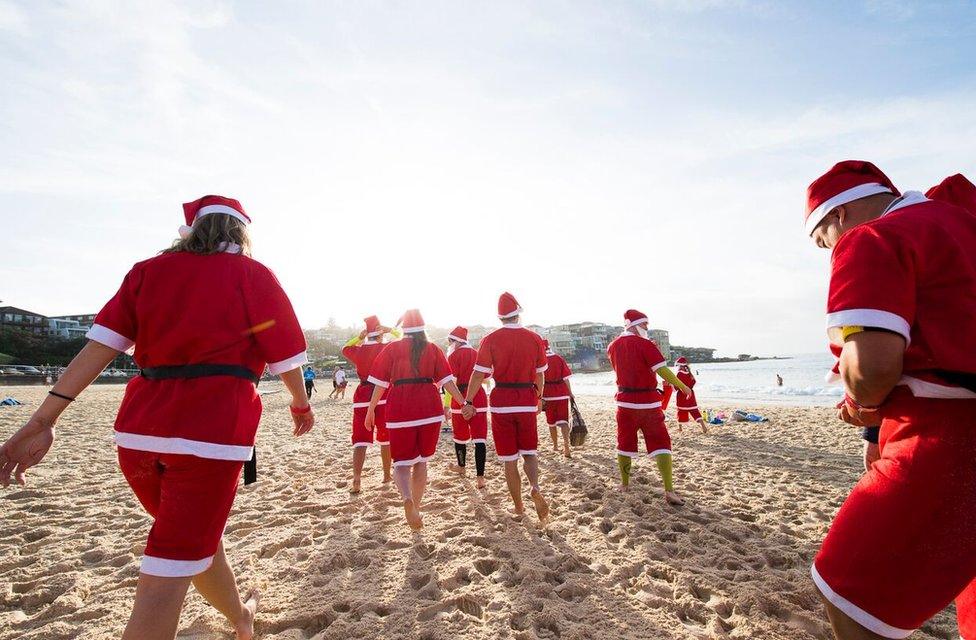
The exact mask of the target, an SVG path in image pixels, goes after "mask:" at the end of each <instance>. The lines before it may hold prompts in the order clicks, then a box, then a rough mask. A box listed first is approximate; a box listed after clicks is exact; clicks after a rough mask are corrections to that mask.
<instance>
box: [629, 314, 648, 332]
mask: <svg viewBox="0 0 976 640" xmlns="http://www.w3.org/2000/svg"><path fill="white" fill-rule="evenodd" d="M647 323H648V320H647V316H645V317H643V318H639V319H637V320H634V321H633V322H628V323H627V325H626V326H625V327H624V329H630V328H631V327H636V326H637V325H639V324H647Z"/></svg>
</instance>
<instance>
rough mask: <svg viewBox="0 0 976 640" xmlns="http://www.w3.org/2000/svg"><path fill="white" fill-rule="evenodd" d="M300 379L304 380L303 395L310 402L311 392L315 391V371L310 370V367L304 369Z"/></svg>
mask: <svg viewBox="0 0 976 640" xmlns="http://www.w3.org/2000/svg"><path fill="white" fill-rule="evenodd" d="M302 377H303V378H304V379H305V395H307V396H308V398H309V400H311V399H312V390H313V389H315V369H313V368H312V365H308V366H307V367H305V371H304V373H303V374H302Z"/></svg>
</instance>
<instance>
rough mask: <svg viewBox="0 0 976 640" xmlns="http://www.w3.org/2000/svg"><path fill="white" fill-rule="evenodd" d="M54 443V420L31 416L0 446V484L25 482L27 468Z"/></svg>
mask: <svg viewBox="0 0 976 640" xmlns="http://www.w3.org/2000/svg"><path fill="white" fill-rule="evenodd" d="M52 444H54V422H51V421H47V420H43V419H41V418H39V417H37V416H36V415H34V416H32V417H31V419H30V420H28V421H27V424H25V425H24V426H23V427H21V428H20V429H18V430H17V432H16V433H14V434H13V435H12V436H10V438H9V439H8V440H7V441H6V442H5V443H3V446H2V447H0V485H2V486H4V487H6V486H9V485H10V475H11V474H13V477H14V480H15V481H16V482H17V483H18V484H27V480H26V478H25V475H26V473H27V469H28V468H30V467H33V466H34V465H35V464H37V463H39V462H40V461H41V460H42V459H43V458H44V456H45V455H46V454H47V452H48V450H50V448H51V445H52Z"/></svg>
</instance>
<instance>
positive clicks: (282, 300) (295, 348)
mask: <svg viewBox="0 0 976 640" xmlns="http://www.w3.org/2000/svg"><path fill="white" fill-rule="evenodd" d="M244 305H245V308H246V309H247V315H248V322H249V323H250V331H251V332H252V334H251V335H252V336H253V337H254V341H255V343H256V345H257V349H258V352H259V353H260V354H261V357H262V358H264V361H265V362H267V363H268V371H270V372H271V374H273V375H280V374H282V373H286V372H288V371H291V370H292V369H297V368H298V367H301V366H302V365H304V364H307V363H308V354H307V353H306V344H305V334H304V333H302V328H301V326H300V325H299V324H298V318H297V317H296V316H295V310H294V309H293V308H292V306H291V301H290V300H289V299H288V296H287V295H286V294H285V291H284V289H282V288H281V284H280V283H279V282H278V278H276V277H275V275H274V274H273V273H272V272H271V270H270V269H268V268H267V267H265V266H264V265H262V264H260V263H257V262H255V263H254V268H253V269H252V270H251V273H250V278H249V279H248V280H247V282H246V284H245V291H244Z"/></svg>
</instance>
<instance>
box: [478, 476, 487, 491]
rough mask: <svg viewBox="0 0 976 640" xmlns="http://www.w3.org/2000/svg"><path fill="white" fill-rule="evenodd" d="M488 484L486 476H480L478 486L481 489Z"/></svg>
mask: <svg viewBox="0 0 976 640" xmlns="http://www.w3.org/2000/svg"><path fill="white" fill-rule="evenodd" d="M486 484H487V483H486V482H485V477H484V476H478V488H479V489H484V488H485V485H486Z"/></svg>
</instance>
